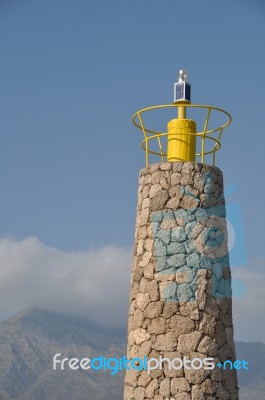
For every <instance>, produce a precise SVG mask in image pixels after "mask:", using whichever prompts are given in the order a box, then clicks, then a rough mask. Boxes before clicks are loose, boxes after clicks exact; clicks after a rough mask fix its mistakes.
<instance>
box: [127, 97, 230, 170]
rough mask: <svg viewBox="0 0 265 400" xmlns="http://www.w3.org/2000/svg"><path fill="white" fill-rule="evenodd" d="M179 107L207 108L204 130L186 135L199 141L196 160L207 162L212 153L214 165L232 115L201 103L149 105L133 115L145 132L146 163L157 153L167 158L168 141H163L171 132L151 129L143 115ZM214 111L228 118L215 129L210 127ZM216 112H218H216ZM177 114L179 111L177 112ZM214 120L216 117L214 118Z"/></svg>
mask: <svg viewBox="0 0 265 400" xmlns="http://www.w3.org/2000/svg"><path fill="white" fill-rule="evenodd" d="M178 107H186V108H191V109H201V110H206V117H205V119H204V123H203V124H202V125H203V127H202V130H201V131H199V132H189V133H184V135H193V136H196V142H197V150H198V149H199V152H196V161H198V162H201V163H205V156H207V155H211V158H212V161H211V163H212V165H215V153H216V152H217V151H218V150H219V149H220V147H221V141H220V139H221V137H222V134H223V130H224V129H225V128H226V127H227V126H228V125H229V124H230V123H231V121H232V117H231V115H230V114H229V113H228V112H227V111H224V110H222V109H221V108H217V107H212V106H205V105H200V104H185V103H184V104H183V103H182V104H165V105H159V106H152V107H147V108H143V109H142V110H139V111H137V112H136V113H135V114H134V115H133V118H132V119H133V123H134V125H135V126H136V127H137V128H139V129H141V130H142V132H143V134H144V139H143V141H142V143H141V145H142V148H143V149H144V151H145V158H146V165H148V164H149V155H150V154H153V155H157V156H159V157H160V160H161V161H162V162H163V161H165V159H166V158H167V150H165V148H166V143H163V139H164V141H165V140H167V139H168V138H169V137H170V135H171V134H169V133H168V132H161V131H155V130H153V129H149V128H147V127H146V125H145V123H144V117H143V115H144V114H145V115H146V113H147V112H148V111H152V110H158V109H170V108H172V109H174V108H175V109H178ZM176 111H178V110H176ZM213 111H216V112H218V113H221V114H222V115H223V116H224V117H225V118H226V120H225V121H224V123H223V124H221V125H219V126H218V127H217V128H214V129H209V128H208V127H209V124H210V118H211V116H212V114H213ZM215 114H216V113H215ZM176 115H177V113H176ZM212 120H213V121H214V118H212ZM199 141H201V145H200V146H199ZM150 143H152V145H153V144H154V143H156V148H155V149H151V148H150V147H151V145H150Z"/></svg>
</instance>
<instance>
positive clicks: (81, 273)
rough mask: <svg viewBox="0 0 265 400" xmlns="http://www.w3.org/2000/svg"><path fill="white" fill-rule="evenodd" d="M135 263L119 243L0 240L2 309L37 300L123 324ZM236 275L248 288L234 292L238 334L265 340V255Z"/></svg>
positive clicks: (236, 270) (42, 304)
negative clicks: (91, 245) (71, 245)
mask: <svg viewBox="0 0 265 400" xmlns="http://www.w3.org/2000/svg"><path fill="white" fill-rule="evenodd" d="M131 264H132V254H131V250H130V249H124V248H121V247H115V246H105V247H102V248H98V249H90V250H87V251H79V252H78V251H77V252H64V251H60V250H58V249H56V248H52V247H48V246H46V245H45V244H43V243H42V242H41V241H40V240H38V239H37V238H35V237H30V238H27V239H23V240H20V241H16V240H13V239H9V238H7V239H0V312H2V313H3V314H6V312H8V311H19V310H21V309H22V308H24V307H27V306H32V305H33V306H34V305H35V306H39V307H45V308H47V309H50V310H57V311H60V312H70V313H75V314H76V313H80V314H86V315H87V316H89V317H90V318H91V319H94V320H95V321H97V322H99V323H101V324H112V325H115V326H125V325H126V323H127V315H128V299H129V289H130V282H129V281H130V273H131ZM232 274H233V280H234V281H235V280H237V281H240V282H241V283H242V284H243V285H244V287H245V293H244V295H243V296H241V297H240V296H236V295H235V296H234V297H233V318H234V327H235V338H236V339H237V340H245V341H255V340H259V341H263V342H264V341H265V318H264V310H265V295H264V293H265V260H260V261H257V262H255V263H252V265H249V266H248V267H245V268H234V269H232Z"/></svg>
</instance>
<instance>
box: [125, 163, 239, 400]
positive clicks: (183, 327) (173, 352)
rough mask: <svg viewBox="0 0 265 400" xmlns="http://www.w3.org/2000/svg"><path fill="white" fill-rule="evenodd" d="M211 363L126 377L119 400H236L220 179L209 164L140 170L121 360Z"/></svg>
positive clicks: (225, 236)
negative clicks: (124, 349) (124, 355)
mask: <svg viewBox="0 0 265 400" xmlns="http://www.w3.org/2000/svg"><path fill="white" fill-rule="evenodd" d="M144 356H147V357H148V358H156V359H158V358H159V356H163V357H165V358H169V359H170V360H172V359H175V358H180V359H183V357H184V356H186V358H187V359H194V358H199V359H203V358H205V357H212V358H214V361H215V364H216V365H217V364H219V367H217V366H216V367H215V368H214V369H212V370H206V369H203V368H201V369H193V368H192V369H189V368H184V367H183V368H179V369H169V368H168V364H167V363H166V362H165V363H164V364H163V368H162V369H156V370H153V371H151V372H150V374H148V373H147V371H146V370H142V371H140V370H139V371H137V370H130V371H127V372H126V377H125V391H124V400H147V399H148V400H149V399H152V400H166V399H169V400H170V399H175V400H216V399H219V400H237V399H238V387H237V376H236V373H235V371H234V370H230V368H229V367H227V368H226V369H224V368H222V367H221V364H223V362H224V361H225V360H228V359H229V360H232V361H234V360H235V351H234V343H233V324H232V300H231V274H230V267H229V255H228V249H227V229H226V220H225V202H224V196H223V177H222V173H221V171H220V170H219V169H218V168H216V167H212V166H208V165H203V164H199V163H191V162H185V163H182V162H175V163H160V164H154V165H150V166H148V167H146V168H145V169H143V170H142V171H141V172H140V180H139V192H138V207H137V219H136V231H135V250H134V259H133V269H132V280H131V292H130V310H129V328H128V351H127V358H128V359H133V358H135V357H138V358H140V359H142V358H143V357H144Z"/></svg>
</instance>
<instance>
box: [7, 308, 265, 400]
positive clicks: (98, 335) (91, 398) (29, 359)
mask: <svg viewBox="0 0 265 400" xmlns="http://www.w3.org/2000/svg"><path fill="white" fill-rule="evenodd" d="M126 342H127V337H126V332H125V331H118V330H117V331H113V330H112V331H110V330H108V329H105V328H103V327H101V326H100V325H97V324H95V323H92V322H91V321H89V320H87V319H84V318H77V317H72V316H66V315H61V314H56V313H52V312H48V311H43V310H35V309H32V310H25V311H23V312H21V313H19V314H18V315H16V316H14V317H12V318H9V319H7V320H5V321H1V322H0V400H11V399H18V400H79V399H80V400H81V399H82V400H86V399H88V400H103V399H104V400H122V393H123V377H124V374H123V372H119V373H118V374H117V375H115V376H113V375H111V374H110V371H91V370H89V371H88V372H84V371H72V370H69V369H67V368H66V369H65V370H64V371H62V370H56V371H54V370H53V369H52V359H53V356H54V354H56V353H61V354H62V358H63V357H70V358H71V357H78V358H80V359H81V358H83V357H89V358H91V357H93V356H100V355H103V356H105V357H111V356H114V357H119V356H122V355H125V354H126ZM236 350H237V359H241V360H242V359H245V360H246V361H248V362H249V370H248V371H245V370H241V371H238V376H239V385H240V400H265V344H263V343H244V342H238V343H236Z"/></svg>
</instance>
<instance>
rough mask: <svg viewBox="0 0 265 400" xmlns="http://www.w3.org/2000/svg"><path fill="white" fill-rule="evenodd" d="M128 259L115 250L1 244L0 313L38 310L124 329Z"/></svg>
mask: <svg viewBox="0 0 265 400" xmlns="http://www.w3.org/2000/svg"><path fill="white" fill-rule="evenodd" d="M131 259H132V257H131V250H129V249H124V248H121V247H115V246H105V247H102V248H99V249H90V250H87V251H79V252H64V251H60V250H58V249H56V248H52V247H48V246H46V245H45V244H43V243H42V242H41V241H40V240H38V239H37V238H36V237H29V238H27V239H23V240H20V241H16V240H13V239H9V238H8V239H0V307H1V312H3V313H6V312H7V311H9V310H10V311H11V310H16V311H17V310H21V309H22V308H24V307H27V306H37V307H45V308H47V309H51V310H56V311H62V312H70V313H80V314H86V315H88V316H89V317H90V318H91V319H94V320H96V321H97V322H99V323H101V324H112V325H116V326H121V325H125V324H126V321H127V314H128V298H129V280H130V271H131Z"/></svg>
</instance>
